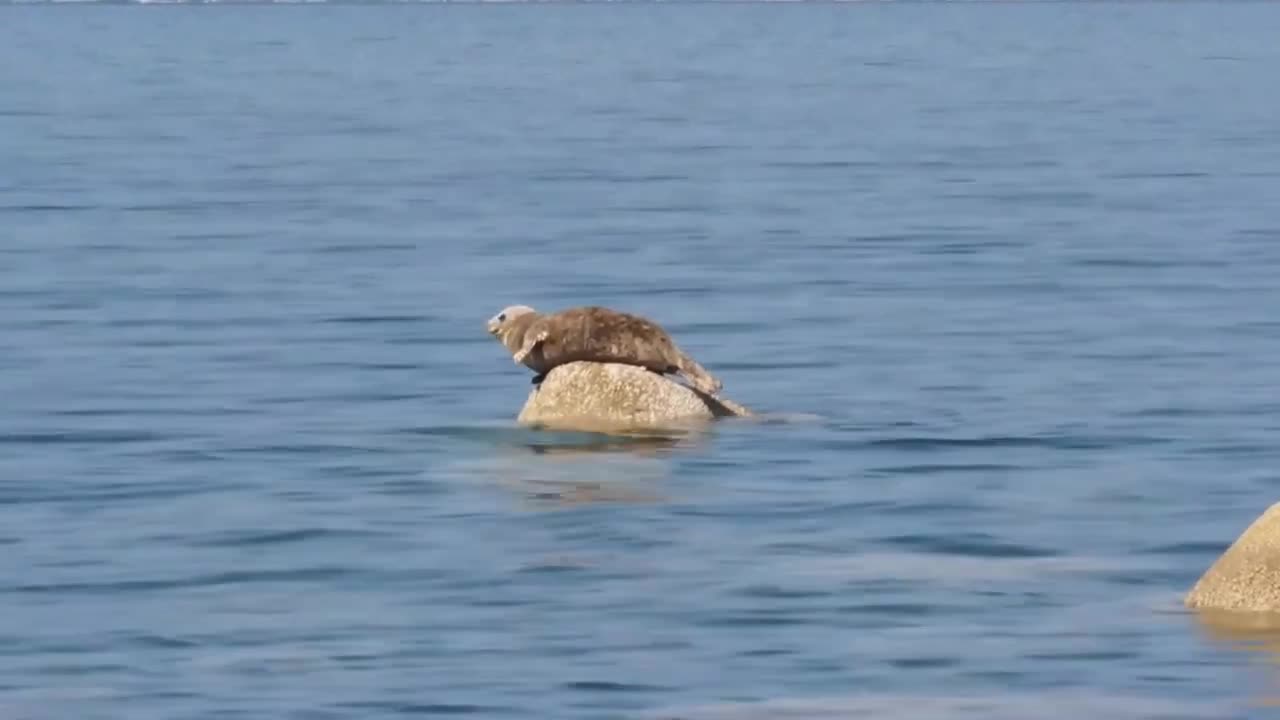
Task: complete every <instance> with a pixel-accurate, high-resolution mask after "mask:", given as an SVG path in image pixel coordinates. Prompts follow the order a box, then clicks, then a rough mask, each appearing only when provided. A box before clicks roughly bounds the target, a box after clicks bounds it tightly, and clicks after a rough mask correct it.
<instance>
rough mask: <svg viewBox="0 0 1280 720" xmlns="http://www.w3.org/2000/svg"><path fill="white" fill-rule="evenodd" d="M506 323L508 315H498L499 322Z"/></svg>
mask: <svg viewBox="0 0 1280 720" xmlns="http://www.w3.org/2000/svg"><path fill="white" fill-rule="evenodd" d="M506 321H507V314H506V313H498V322H506Z"/></svg>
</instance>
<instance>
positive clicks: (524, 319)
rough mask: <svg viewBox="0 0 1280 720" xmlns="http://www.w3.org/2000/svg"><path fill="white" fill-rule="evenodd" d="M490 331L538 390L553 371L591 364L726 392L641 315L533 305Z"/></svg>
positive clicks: (501, 318)
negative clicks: (545, 310) (631, 368)
mask: <svg viewBox="0 0 1280 720" xmlns="http://www.w3.org/2000/svg"><path fill="white" fill-rule="evenodd" d="M487 327H488V330H489V334H490V335H493V336H494V337H496V338H497V339H498V341H499V342H501V343H502V345H503V346H504V347H506V348H507V350H508V351H510V352H511V359H512V360H513V361H515V362H516V363H520V364H523V365H525V366H526V367H528V368H529V369H530V370H533V371H534V373H536V376H535V377H534V378H533V382H534V384H535V385H536V384H538V383H540V382H542V379H543V378H545V377H546V375H547V373H548V372H550V371H551V370H552V368H555V367H556V366H558V365H564V364H565V363H571V362H576V361H580V360H585V361H591V362H601V363H622V364H625V365H639V366H640V367H644V368H648V369H649V370H652V371H653V372H655V373H658V374H659V375H666V374H672V375H680V376H683V377H684V378H685V379H686V380H687V381H688V382H689V384H690V385H692V386H693V388H694V389H696V390H698V391H699V392H702V393H704V394H707V395H715V394H716V393H718V392H720V388H721V387H722V385H721V383H720V381H719V380H717V379H716V378H715V377H714V376H713V375H712V374H711V373H709V372H707V371H706V369H704V368H703V367H702V366H701V365H699V364H698V362H697V361H696V360H694V359H693V358H692V357H689V355H688V354H687V353H685V352H684V351H683V350H681V349H680V348H679V346H677V345H676V343H675V341H674V340H672V339H671V336H670V335H668V334H667V332H666V331H665V330H663V329H662V328H661V327H660V326H659V325H658V324H657V323H655V322H653V321H652V320H648V319H646V318H643V317H640V316H639V315H633V314H631V313H625V312H619V311H617V310H611V309H609V308H605V307H599V306H596V305H586V306H582V307H574V308H569V309H567V310H561V311H560V312H557V313H551V314H546V315H544V314H542V313H539V312H537V311H536V310H534V309H533V308H531V307H529V306H527V305H511V306H509V307H505V308H503V309H502V311H501V312H499V313H498V314H497V315H494V316H493V317H491V318H489V322H488V323H487Z"/></svg>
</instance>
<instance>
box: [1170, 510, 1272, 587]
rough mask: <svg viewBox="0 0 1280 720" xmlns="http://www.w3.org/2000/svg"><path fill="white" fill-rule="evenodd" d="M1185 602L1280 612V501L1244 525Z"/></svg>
mask: <svg viewBox="0 0 1280 720" xmlns="http://www.w3.org/2000/svg"><path fill="white" fill-rule="evenodd" d="M1184 602H1185V603H1186V605H1187V607H1191V608H1205V609H1214V610H1238V611H1246V612H1280V503H1276V504H1274V505H1272V506H1271V507H1269V508H1267V510H1266V512H1264V513H1262V515H1261V517H1259V518H1258V519H1257V520H1254V521H1253V524H1251V525H1250V526H1249V527H1247V528H1245V531H1244V533H1243V534H1242V535H1240V537H1239V538H1237V539H1236V541H1235V542H1234V543H1232V544H1231V547H1229V548H1227V551H1226V552H1224V553H1223V554H1222V556H1221V557H1219V558H1218V560H1217V561H1216V562H1214V563H1213V565H1211V566H1210V567H1209V569H1208V570H1206V571H1205V573H1204V575H1202V576H1200V580H1199V581H1197V582H1196V584H1195V585H1194V586H1193V587H1192V588H1191V591H1190V592H1189V593H1187V597H1186V598H1185V600H1184Z"/></svg>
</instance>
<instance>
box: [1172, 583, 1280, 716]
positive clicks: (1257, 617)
mask: <svg viewBox="0 0 1280 720" xmlns="http://www.w3.org/2000/svg"><path fill="white" fill-rule="evenodd" d="M1191 615H1192V616H1193V617H1194V618H1195V620H1196V624H1197V625H1198V627H1199V629H1200V632H1201V635H1202V636H1203V637H1204V638H1205V639H1206V640H1207V641H1208V643H1209V644H1210V645H1216V646H1218V647H1220V648H1222V649H1224V650H1227V651H1230V652H1231V653H1234V654H1242V655H1246V656H1249V657H1250V658H1251V659H1252V660H1254V661H1255V662H1252V663H1249V665H1250V666H1253V667H1260V668H1261V669H1262V671H1263V672H1262V677H1261V679H1260V682H1261V686H1262V687H1261V689H1260V690H1259V695H1258V697H1255V698H1253V702H1254V703H1255V704H1258V705H1265V706H1272V707H1276V706H1280V613H1266V612H1243V611H1235V610H1218V609H1212V608H1199V609H1197V610H1194V611H1193V612H1192V613H1191Z"/></svg>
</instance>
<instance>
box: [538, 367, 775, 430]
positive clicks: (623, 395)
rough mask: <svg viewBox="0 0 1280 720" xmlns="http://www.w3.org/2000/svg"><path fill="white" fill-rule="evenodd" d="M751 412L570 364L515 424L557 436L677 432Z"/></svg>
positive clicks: (642, 377)
mask: <svg viewBox="0 0 1280 720" xmlns="http://www.w3.org/2000/svg"><path fill="white" fill-rule="evenodd" d="M750 414H751V412H750V411H749V410H747V409H746V408H744V407H742V406H741V405H738V404H737V403H735V402H733V401H731V400H727V399H724V398H713V397H711V396H709V395H704V394H702V393H700V392H697V391H696V390H693V389H692V388H690V387H688V386H686V385H683V384H681V383H678V382H675V381H674V380H670V379H668V378H666V377H664V376H662V375H658V374H656V373H652V372H650V371H648V370H646V369H644V368H641V367H636V366H635V365H621V364H615V363H595V362H573V363H568V364H565V365H561V366H559V367H556V368H554V369H552V370H551V372H549V373H547V377H546V378H544V379H543V381H542V383H541V385H539V386H538V387H535V388H534V389H533V391H532V392H530V393H529V399H528V400H527V401H526V402H525V404H524V408H523V409H522V410H521V411H520V415H519V417H517V418H516V421H517V422H519V423H520V424H522V425H537V426H541V427H547V428H553V429H559V430H581V431H586V432H626V431H635V430H641V431H643V430H665V429H680V428H686V427H689V426H695V425H700V424H705V423H706V422H708V421H711V420H714V419H716V418H721V417H731V416H745V415H750Z"/></svg>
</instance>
